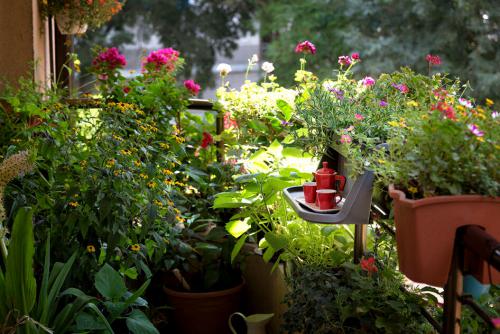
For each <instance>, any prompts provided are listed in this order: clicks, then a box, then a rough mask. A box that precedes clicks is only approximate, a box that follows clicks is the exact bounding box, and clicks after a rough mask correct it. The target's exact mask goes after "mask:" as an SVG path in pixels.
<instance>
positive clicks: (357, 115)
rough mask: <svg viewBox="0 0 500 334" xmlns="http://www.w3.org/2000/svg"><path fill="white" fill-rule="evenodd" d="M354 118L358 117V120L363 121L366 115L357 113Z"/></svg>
mask: <svg viewBox="0 0 500 334" xmlns="http://www.w3.org/2000/svg"><path fill="white" fill-rule="evenodd" d="M354 118H356V119H357V120H358V121H362V120H364V119H365V116H363V115H361V114H356V115H354Z"/></svg>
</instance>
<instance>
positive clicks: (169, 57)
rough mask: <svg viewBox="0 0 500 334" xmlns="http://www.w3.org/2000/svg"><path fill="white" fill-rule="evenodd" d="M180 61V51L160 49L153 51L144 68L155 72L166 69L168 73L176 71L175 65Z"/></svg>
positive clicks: (144, 63) (145, 61)
mask: <svg viewBox="0 0 500 334" xmlns="http://www.w3.org/2000/svg"><path fill="white" fill-rule="evenodd" d="M178 59H179V51H177V50H174V49H172V48H166V49H160V50H157V51H152V52H151V53H150V54H149V55H148V56H147V57H146V59H145V60H144V62H143V66H144V67H145V68H148V69H149V68H153V69H154V70H160V69H162V68H166V69H167V71H169V72H171V71H173V70H174V69H175V63H176V62H177V60H178Z"/></svg>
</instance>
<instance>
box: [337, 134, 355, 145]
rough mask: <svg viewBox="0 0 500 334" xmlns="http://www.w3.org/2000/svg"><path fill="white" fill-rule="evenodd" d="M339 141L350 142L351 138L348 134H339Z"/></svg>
mask: <svg viewBox="0 0 500 334" xmlns="http://www.w3.org/2000/svg"><path fill="white" fill-rule="evenodd" d="M340 142H341V143H342V144H349V143H351V142H352V138H351V136H349V135H342V136H340Z"/></svg>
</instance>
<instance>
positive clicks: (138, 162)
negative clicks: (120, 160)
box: [134, 160, 142, 167]
mask: <svg viewBox="0 0 500 334" xmlns="http://www.w3.org/2000/svg"><path fill="white" fill-rule="evenodd" d="M134 165H135V166H136V167H141V165H142V162H141V161H140V160H136V161H134Z"/></svg>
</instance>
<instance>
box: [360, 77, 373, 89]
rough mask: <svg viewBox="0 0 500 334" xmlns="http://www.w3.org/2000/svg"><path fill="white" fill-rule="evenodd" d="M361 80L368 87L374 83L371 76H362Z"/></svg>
mask: <svg viewBox="0 0 500 334" xmlns="http://www.w3.org/2000/svg"><path fill="white" fill-rule="evenodd" d="M362 82H363V85H365V86H368V87H369V86H373V85H375V79H373V78H372V77H364V78H363V81H362Z"/></svg>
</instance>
